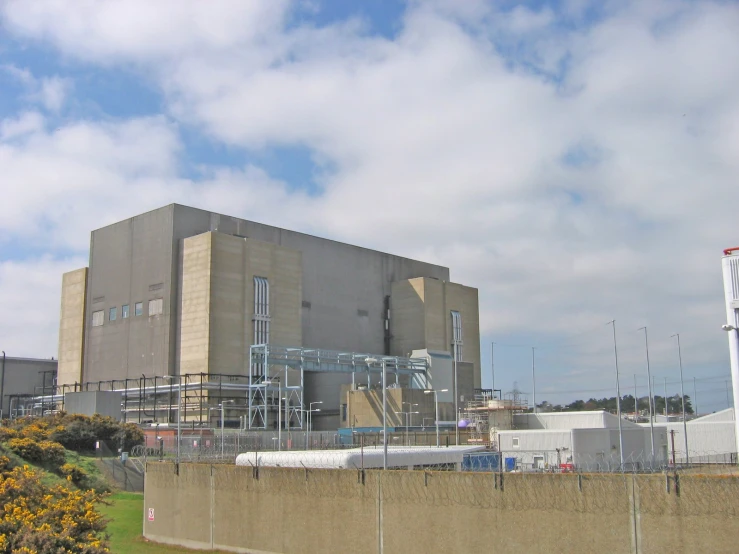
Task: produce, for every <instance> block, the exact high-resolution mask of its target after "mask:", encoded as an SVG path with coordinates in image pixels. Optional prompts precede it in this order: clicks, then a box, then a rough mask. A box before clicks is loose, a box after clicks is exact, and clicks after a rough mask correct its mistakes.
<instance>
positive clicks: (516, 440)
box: [511, 437, 518, 448]
mask: <svg viewBox="0 0 739 554" xmlns="http://www.w3.org/2000/svg"><path fill="white" fill-rule="evenodd" d="M511 441H512V442H511V444H512V446H513V448H518V437H513V438H512V439H511Z"/></svg>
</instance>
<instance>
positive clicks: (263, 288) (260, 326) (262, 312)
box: [252, 276, 269, 375]
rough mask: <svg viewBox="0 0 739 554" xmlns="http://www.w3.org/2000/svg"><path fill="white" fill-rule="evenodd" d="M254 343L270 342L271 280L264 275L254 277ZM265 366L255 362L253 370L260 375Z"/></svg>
mask: <svg viewBox="0 0 739 554" xmlns="http://www.w3.org/2000/svg"><path fill="white" fill-rule="evenodd" d="M252 320H253V321H254V343H253V344H269V282H268V281H267V279H266V278H264V277H256V276H255V277H254V317H253V318H252ZM263 370H264V368H263V366H262V364H255V366H254V369H253V371H254V372H255V374H256V375H260V374H261V373H262V372H263Z"/></svg>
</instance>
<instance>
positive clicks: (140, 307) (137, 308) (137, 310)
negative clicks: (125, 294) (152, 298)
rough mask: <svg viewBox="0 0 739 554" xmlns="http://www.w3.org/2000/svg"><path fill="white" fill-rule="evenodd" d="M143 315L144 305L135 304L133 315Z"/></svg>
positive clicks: (140, 303) (141, 303)
mask: <svg viewBox="0 0 739 554" xmlns="http://www.w3.org/2000/svg"><path fill="white" fill-rule="evenodd" d="M143 313H144V303H143V302H136V304H134V306H133V315H136V316H138V315H143Z"/></svg>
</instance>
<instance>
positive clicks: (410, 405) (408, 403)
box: [401, 402, 418, 423]
mask: <svg viewBox="0 0 739 554" xmlns="http://www.w3.org/2000/svg"><path fill="white" fill-rule="evenodd" d="M401 404H402V405H403V406H405V405H406V404H407V405H408V407H409V408H413V406H418V404H411V403H410V402H401ZM410 413H414V414H417V413H418V412H410ZM411 423H413V419H411Z"/></svg>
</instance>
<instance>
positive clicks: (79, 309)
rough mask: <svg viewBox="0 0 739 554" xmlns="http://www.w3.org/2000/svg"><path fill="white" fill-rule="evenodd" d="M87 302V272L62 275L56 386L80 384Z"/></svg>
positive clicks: (81, 270) (83, 270)
mask: <svg viewBox="0 0 739 554" xmlns="http://www.w3.org/2000/svg"><path fill="white" fill-rule="evenodd" d="M86 301H87V268H86V267H83V268H82V269H76V270H74V271H70V272H68V273H65V274H64V275H63V276H62V306H61V311H60V316H59V352H58V356H57V357H58V359H59V366H58V368H59V369H58V372H57V384H59V385H72V384H74V383H81V382H82V362H83V360H84V355H85V348H84V346H85V322H86V318H85V307H86Z"/></svg>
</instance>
